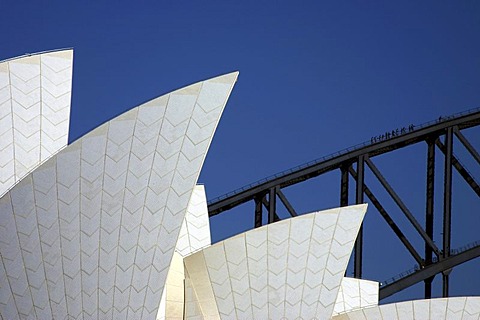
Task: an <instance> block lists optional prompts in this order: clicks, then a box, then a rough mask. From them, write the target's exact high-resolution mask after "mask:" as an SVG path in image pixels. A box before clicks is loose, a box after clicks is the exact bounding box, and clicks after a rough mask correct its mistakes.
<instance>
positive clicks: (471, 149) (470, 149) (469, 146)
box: [453, 127, 480, 164]
mask: <svg viewBox="0 0 480 320" xmlns="http://www.w3.org/2000/svg"><path fill="white" fill-rule="evenodd" d="M453 131H454V132H455V135H456V136H457V138H458V140H460V142H461V143H462V144H463V145H464V146H465V148H466V149H467V150H468V152H470V154H471V155H472V157H474V158H475V160H477V163H478V164H480V154H478V152H477V150H475V148H474V147H473V146H472V144H471V143H470V142H469V141H468V140H467V138H465V136H464V135H463V134H462V133H461V132H460V130H459V129H458V127H454V128H453Z"/></svg>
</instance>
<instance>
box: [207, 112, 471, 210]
mask: <svg viewBox="0 0 480 320" xmlns="http://www.w3.org/2000/svg"><path fill="white" fill-rule="evenodd" d="M479 124H480V111H478V112H474V113H471V114H467V115H463V116H459V117H457V118H453V119H449V120H445V121H442V122H438V123H435V124H432V125H430V126H427V127H424V128H420V129H418V130H414V131H412V132H408V133H405V134H403V135H400V136H396V137H394V138H391V139H389V140H384V141H380V142H377V143H374V144H369V145H366V146H364V147H361V148H359V149H353V150H352V151H350V152H348V153H344V154H339V155H338V156H335V157H332V158H329V159H327V160H324V161H321V162H318V163H315V164H312V165H310V166H307V167H305V168H301V169H296V170H293V171H291V172H289V173H285V174H281V175H280V176H277V177H275V178H272V179H271V180H267V181H265V182H263V183H261V184H258V185H255V186H253V187H251V188H249V189H245V190H243V191H241V192H238V193H236V192H233V193H232V195H229V196H226V197H225V198H222V199H221V200H217V201H214V202H210V203H209V205H208V211H209V215H210V217H212V216H215V215H217V214H219V213H221V212H223V211H225V210H228V209H231V208H233V207H236V206H238V205H240V204H242V203H245V202H247V201H250V200H252V199H253V197H254V196H255V195H257V194H262V193H268V192H269V190H270V188H272V187H276V186H278V187H279V188H281V189H283V188H284V187H287V186H290V185H294V184H297V183H299V182H302V181H305V180H308V179H311V178H314V177H316V176H319V175H321V174H323V173H325V172H329V171H332V170H335V169H338V168H340V167H341V166H342V165H350V164H351V163H354V162H356V160H357V159H358V157H359V156H361V155H368V156H369V157H370V158H372V157H374V156H377V155H381V154H384V153H387V152H390V151H393V150H397V149H400V148H403V147H406V146H408V145H412V144H415V143H418V142H422V141H425V140H426V139H427V138H430V137H438V136H441V135H443V134H445V130H446V129H447V128H449V127H454V126H457V127H458V129H459V130H462V129H465V128H470V127H474V126H476V125H479ZM454 166H455V164H454ZM479 193H480V191H479Z"/></svg>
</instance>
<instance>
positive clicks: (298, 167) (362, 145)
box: [208, 108, 480, 205]
mask: <svg viewBox="0 0 480 320" xmlns="http://www.w3.org/2000/svg"><path fill="white" fill-rule="evenodd" d="M479 111H480V108H473V109H469V110H466V111H461V112H457V113H454V114H452V115H449V116H440V117H439V118H437V119H436V120H431V121H428V122H425V123H422V124H420V125H414V126H413V128H414V129H413V131H416V130H419V129H423V128H425V127H429V126H431V125H434V124H437V123H440V122H443V121H447V120H451V119H454V118H458V117H461V116H465V115H469V114H472V113H476V112H479ZM410 132H411V131H410ZM404 134H407V133H403V134H401V135H404ZM382 141H385V140H379V141H373V139H371V140H369V141H365V142H362V143H359V144H356V145H354V146H351V147H348V148H345V149H342V150H340V151H337V152H334V153H331V154H328V155H326V156H323V157H321V158H318V159H315V160H312V161H309V162H306V163H303V164H301V165H297V166H295V167H292V168H290V169H287V170H284V171H281V172H278V173H275V174H273V175H270V176H268V177H265V178H263V179H260V180H257V181H255V182H253V183H250V184H247V185H244V186H242V187H240V188H238V189H235V190H233V191H230V192H228V193H226V194H223V195H221V196H219V197H216V198H214V199H211V200H209V201H208V205H210V204H212V203H215V202H218V201H220V200H223V199H226V198H228V197H231V196H234V195H236V194H239V193H241V192H243V191H245V190H248V189H251V188H253V187H256V186H259V185H261V184H263V183H265V182H268V181H270V180H273V179H276V178H279V177H283V176H285V175H288V174H290V173H292V172H295V171H299V170H301V169H304V168H307V167H310V166H313V165H315V164H318V163H320V162H324V161H327V160H330V159H332V158H335V157H338V156H341V155H344V154H347V153H349V152H352V151H354V150H358V149H361V148H363V147H366V146H369V145H373V144H377V143H380V142H382Z"/></svg>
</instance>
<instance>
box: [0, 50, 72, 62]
mask: <svg viewBox="0 0 480 320" xmlns="http://www.w3.org/2000/svg"><path fill="white" fill-rule="evenodd" d="M69 50H72V51H73V47H65V48H59V49H51V50H45V51H39V52H33V53H25V54H22V55H20V56H15V57H11V58H6V59H4V60H1V61H0V63H2V62H9V61H12V60H16V59H21V58H26V57H31V56H36V55H41V54H45V53H54V52H60V51H69Z"/></svg>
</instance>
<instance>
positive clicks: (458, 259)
mask: <svg viewBox="0 0 480 320" xmlns="http://www.w3.org/2000/svg"><path fill="white" fill-rule="evenodd" d="M478 257H480V245H477V246H475V247H473V248H470V249H468V250H465V251H463V252H461V253H458V254H455V255H451V256H449V257H448V258H446V259H444V260H440V261H438V262H435V263H432V264H431V265H429V266H426V267H425V268H423V269H420V270H418V271H415V272H414V273H412V274H410V275H408V276H406V277H403V278H401V279H399V280H397V281H395V282H393V283H391V284H387V285H384V286H381V287H380V294H379V299H380V300H382V299H385V298H387V297H389V296H391V295H393V294H395V293H397V292H399V291H401V290H403V289H406V288H408V287H410V286H413V285H414V284H416V283H418V282H420V281H424V280H426V279H428V278H430V277H433V276H435V275H436V274H439V273H441V272H445V271H448V270H450V269H452V268H453V267H455V266H458V265H460V264H462V263H465V262H467V261H470V260H472V259H475V258H478Z"/></svg>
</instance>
